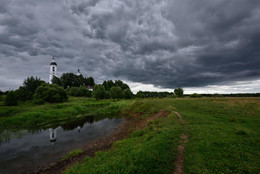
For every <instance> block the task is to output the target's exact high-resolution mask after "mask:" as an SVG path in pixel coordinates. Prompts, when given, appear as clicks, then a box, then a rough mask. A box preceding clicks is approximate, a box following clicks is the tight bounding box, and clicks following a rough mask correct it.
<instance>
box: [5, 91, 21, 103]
mask: <svg viewBox="0 0 260 174" xmlns="http://www.w3.org/2000/svg"><path fill="white" fill-rule="evenodd" d="M17 104H18V102H17V98H16V97H15V94H14V91H9V92H8V94H7V96H6V98H5V105H6V106H16V105H17Z"/></svg>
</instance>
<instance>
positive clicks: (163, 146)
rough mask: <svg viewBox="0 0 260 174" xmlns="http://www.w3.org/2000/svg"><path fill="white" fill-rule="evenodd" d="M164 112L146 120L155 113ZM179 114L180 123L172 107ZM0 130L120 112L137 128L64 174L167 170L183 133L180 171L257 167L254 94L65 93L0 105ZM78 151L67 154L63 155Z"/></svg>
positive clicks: (258, 112)
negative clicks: (51, 99)
mask: <svg viewBox="0 0 260 174" xmlns="http://www.w3.org/2000/svg"><path fill="white" fill-rule="evenodd" d="M162 111H167V112H168V113H169V115H167V116H165V117H159V118H158V119H150V120H149V118H152V117H153V116H154V115H155V114H156V113H158V112H162ZM175 111H176V112H178V113H180V114H181V115H182V117H183V121H184V124H182V123H181V122H180V121H179V118H178V116H177V115H176V114H175V113H174V112H175ZM0 115H1V116H0V131H2V132H3V131H4V130H6V129H9V130H18V129H19V130H22V129H26V128H35V127H48V126H50V125H53V126H55V125H58V124H61V123H63V122H66V121H69V120H73V119H77V118H80V117H83V116H86V115H94V116H96V118H97V119H98V118H101V117H102V115H103V116H104V115H118V116H125V117H126V118H127V119H129V120H131V119H135V120H136V123H137V124H138V123H139V122H142V120H148V122H147V123H146V126H145V127H144V128H142V129H138V128H136V127H135V128H134V127H133V128H130V129H131V130H132V132H133V133H132V134H131V135H130V136H129V137H127V138H125V139H123V140H121V141H117V142H116V143H115V144H114V145H113V146H112V147H111V148H110V149H109V150H108V151H99V152H97V153H96V154H95V157H94V158H93V157H88V156H86V157H85V159H84V160H83V161H80V162H78V163H77V164H76V165H73V166H69V167H68V168H67V169H66V170H65V171H64V173H66V174H70V173H72V174H73V173H173V171H174V169H175V166H174V161H175V160H176V157H177V154H178V150H177V147H178V145H179V144H180V135H181V134H183V133H185V134H186V135H187V136H188V139H189V141H188V142H187V143H186V147H185V152H184V169H183V170H184V172H185V173H259V172H260V167H259V166H260V98H196V99H194V98H162V99H158V98H154V99H152V98H150V99H133V100H120V101H112V100H100V101H96V100H94V99H87V98H69V101H68V102H66V103H62V104H45V105H40V106H38V105H33V104H31V103H23V104H20V105H19V106H12V107H7V106H3V105H1V106H0ZM80 153H82V152H81V151H75V152H72V153H68V154H69V155H67V156H66V157H64V158H65V159H67V158H70V156H75V155H77V154H80Z"/></svg>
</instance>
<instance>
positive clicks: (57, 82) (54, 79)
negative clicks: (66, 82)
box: [51, 76, 62, 86]
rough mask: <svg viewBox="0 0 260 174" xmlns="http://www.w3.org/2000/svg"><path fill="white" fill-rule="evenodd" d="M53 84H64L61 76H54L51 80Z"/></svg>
mask: <svg viewBox="0 0 260 174" xmlns="http://www.w3.org/2000/svg"><path fill="white" fill-rule="evenodd" d="M51 82H52V84H56V85H59V86H62V83H61V80H60V78H59V77H56V76H53V78H52V80H51Z"/></svg>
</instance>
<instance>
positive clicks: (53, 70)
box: [49, 56, 58, 84]
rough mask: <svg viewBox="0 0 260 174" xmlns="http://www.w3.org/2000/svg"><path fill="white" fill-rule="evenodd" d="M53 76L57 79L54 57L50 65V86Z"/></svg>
mask: <svg viewBox="0 0 260 174" xmlns="http://www.w3.org/2000/svg"><path fill="white" fill-rule="evenodd" d="M53 76H55V77H57V76H58V73H57V63H56V62H55V58H54V56H53V57H52V60H51V64H50V78H49V84H52V82H51V80H52V78H53Z"/></svg>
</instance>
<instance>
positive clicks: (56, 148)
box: [0, 117, 123, 174]
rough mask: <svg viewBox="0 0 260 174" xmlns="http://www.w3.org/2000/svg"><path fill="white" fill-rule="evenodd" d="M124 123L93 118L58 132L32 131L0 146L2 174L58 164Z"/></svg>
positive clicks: (62, 128) (13, 173)
mask: <svg viewBox="0 0 260 174" xmlns="http://www.w3.org/2000/svg"><path fill="white" fill-rule="evenodd" d="M122 121H123V118H112V119H109V118H105V119H103V120H99V121H94V119H93V118H92V117H85V118H84V119H82V120H80V121H79V120H78V121H76V122H71V123H67V124H64V125H62V126H59V127H56V128H48V129H45V130H43V129H40V130H34V131H29V132H28V133H26V134H25V135H23V136H22V137H21V138H12V139H10V140H9V141H8V142H5V143H1V144H0V173H1V174H9V173H10V174H16V173H20V171H23V170H32V169H36V168H37V167H39V166H46V165H48V164H50V163H53V162H56V161H58V160H60V159H61V158H62V157H64V156H65V155H66V154H67V153H68V152H69V151H71V150H74V149H77V148H81V147H83V146H84V145H86V144H87V143H90V142H91V141H93V140H96V139H98V138H101V137H104V136H106V135H107V134H109V133H110V132H112V131H113V130H114V129H115V128H116V127H117V126H118V125H119V124H120V123H121V122H122Z"/></svg>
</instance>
